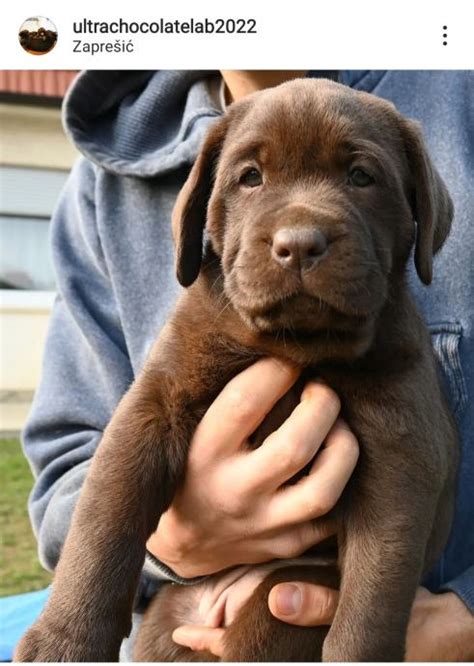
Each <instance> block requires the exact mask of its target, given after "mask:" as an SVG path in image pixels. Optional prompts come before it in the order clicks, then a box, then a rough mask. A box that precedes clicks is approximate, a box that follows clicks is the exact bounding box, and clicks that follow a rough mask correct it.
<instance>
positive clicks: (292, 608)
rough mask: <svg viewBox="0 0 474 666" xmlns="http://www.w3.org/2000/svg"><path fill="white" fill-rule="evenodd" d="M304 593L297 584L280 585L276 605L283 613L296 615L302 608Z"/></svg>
mask: <svg viewBox="0 0 474 666" xmlns="http://www.w3.org/2000/svg"><path fill="white" fill-rule="evenodd" d="M302 598H303V595H302V594H301V590H300V588H299V587H298V586H297V585H280V587H279V588H278V592H277V595H276V605H277V608H278V612H279V613H281V615H294V614H295V613H297V612H298V611H299V610H300V608H301V602H302Z"/></svg>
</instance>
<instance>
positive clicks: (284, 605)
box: [268, 582, 339, 627]
mask: <svg viewBox="0 0 474 666" xmlns="http://www.w3.org/2000/svg"><path fill="white" fill-rule="evenodd" d="M338 600H339V592H338V591H337V590H333V589H332V588H330V587H323V586H322V585H314V584H312V583H300V582H298V583H280V584H279V585H275V587H273V588H272V590H271V591H270V594H269V596H268V606H269V608H270V612H271V613H272V615H274V616H275V617H276V618H278V619H279V620H281V621H282V622H287V623H288V624H297V625H300V626H302V627H315V626H318V625H323V624H331V622H332V620H333V619H334V615H335V613H336V608H337V602H338Z"/></svg>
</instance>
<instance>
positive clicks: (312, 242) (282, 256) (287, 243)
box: [272, 227, 328, 273]
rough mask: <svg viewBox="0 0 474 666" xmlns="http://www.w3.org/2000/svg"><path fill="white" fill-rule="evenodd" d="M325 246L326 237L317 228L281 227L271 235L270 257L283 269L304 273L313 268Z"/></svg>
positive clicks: (326, 242) (326, 244)
mask: <svg viewBox="0 0 474 666" xmlns="http://www.w3.org/2000/svg"><path fill="white" fill-rule="evenodd" d="M327 247H328V241H327V238H326V236H325V235H324V234H323V232H322V231H320V230H319V229H311V228H307V227H301V228H291V229H288V228H283V229H278V231H277V232H276V233H275V235H274V236H273V242H272V258H273V260H274V261H276V262H277V263H278V264H279V265H280V266H282V267H283V268H285V269H288V270H291V271H294V272H297V273H302V272H305V273H306V272H308V271H311V270H313V269H314V268H315V266H316V265H317V264H318V262H319V260H320V259H321V257H322V256H323V255H324V254H325V253H326V250H327Z"/></svg>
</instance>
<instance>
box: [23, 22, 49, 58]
mask: <svg viewBox="0 0 474 666" xmlns="http://www.w3.org/2000/svg"><path fill="white" fill-rule="evenodd" d="M18 39H19V41H20V44H21V46H22V47H23V48H24V49H25V51H26V52H27V53H31V54H32V55H45V54H46V53H49V52H50V51H51V50H52V49H54V47H55V46H56V42H57V41H58V31H57V29H56V26H55V25H54V23H53V22H52V21H51V20H50V19H49V18H46V17H45V16H32V17H31V18H27V19H26V21H23V23H22V24H21V27H20V31H19V33H18Z"/></svg>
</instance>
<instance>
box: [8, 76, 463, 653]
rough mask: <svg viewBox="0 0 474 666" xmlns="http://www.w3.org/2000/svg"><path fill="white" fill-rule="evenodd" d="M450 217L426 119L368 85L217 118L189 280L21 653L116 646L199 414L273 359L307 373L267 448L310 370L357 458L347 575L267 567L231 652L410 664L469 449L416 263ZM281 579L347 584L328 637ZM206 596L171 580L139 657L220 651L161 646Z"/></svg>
mask: <svg viewBox="0 0 474 666" xmlns="http://www.w3.org/2000/svg"><path fill="white" fill-rule="evenodd" d="M452 217H453V207H452V203H451V200H450V197H449V194H448V192H447V190H446V187H445V186H444V184H443V182H442V180H441V178H440V176H439V175H438V173H437V172H436V170H435V168H434V166H433V164H432V163H431V161H430V159H429V157H428V155H427V152H426V149H425V146H424V143H423V140H422V137H421V133H420V130H419V128H418V127H417V125H416V124H415V123H413V122H411V121H409V120H406V119H405V118H403V117H402V116H401V115H400V114H399V113H398V112H397V111H396V109H395V108H394V107H393V105H392V104H390V103H388V102H386V101H383V100H381V99H377V98H376V97H373V96H371V95H369V94H366V93H362V92H355V91H352V90H350V89H348V88H346V87H344V86H341V85H339V84H335V83H331V82H328V81H311V80H298V81H293V82H290V83H285V84H283V85H281V86H279V87H277V88H274V89H271V90H267V91H262V92H258V93H256V94H254V95H251V96H249V97H247V98H245V99H243V100H242V101H240V102H238V103H236V104H233V105H232V106H231V107H230V109H229V111H228V113H227V114H226V115H225V116H224V117H222V118H221V119H219V120H218V121H216V123H215V124H214V125H213V127H212V128H211V130H210V132H209V134H208V135H207V138H206V140H205V142H204V145H203V148H202V150H201V152H200V154H199V156H198V158H197V160H196V163H195V164H194V167H193V168H192V170H191V173H190V175H189V178H188V180H187V182H186V184H185V186H184V188H183V189H182V191H181V193H180V195H179V198H178V201H177V204H176V207H175V210H174V213H173V226H174V233H175V240H176V249H177V272H178V278H179V281H180V282H181V284H182V285H184V286H185V287H188V289H187V290H186V291H185V292H184V293H183V295H182V297H181V299H180V301H179V302H178V305H177V307H176V310H175V312H174V314H173V316H172V318H171V320H170V322H169V324H168V325H167V326H166V328H165V329H164V330H163V331H162V333H161V335H160V336H159V338H158V340H157V341H156V343H155V345H154V346H153V349H152V351H151V353H150V356H149V358H148V360H147V362H146V364H145V366H144V368H143V370H142V372H141V373H140V375H139V376H138V377H137V379H136V381H135V382H134V384H133V385H132V386H131V388H130V390H129V391H128V393H127V394H126V395H125V396H124V398H123V400H122V401H121V403H120V405H119V407H118V408H117V410H116V412H115V414H114V416H113V418H112V420H111V422H110V424H109V425H108V427H107V429H106V431H105V433H104V436H103V439H102V441H101V443H100V446H99V448H98V450H97V453H96V454H95V456H94V459H93V462H92V465H91V468H90V471H89V474H88V477H87V480H86V482H85V485H84V489H83V492H82V494H81V497H80V499H79V502H78V505H77V508H76V510H75V513H74V517H73V521H72V525H71V528H70V531H69V535H68V537H67V540H66V543H65V546H64V549H63V552H62V555H61V559H60V562H59V564H58V568H57V571H56V575H55V579H54V584H53V590H52V594H51V597H50V599H49V601H48V604H47V606H46V608H45V610H44V612H43V614H42V615H41V617H40V618H39V620H38V621H37V622H36V624H35V625H34V626H33V628H32V629H30V630H29V631H28V633H27V634H26V636H25V637H24V638H23V639H22V641H21V643H20V645H19V647H18V650H17V653H16V659H18V660H39V661H50V660H52V661H61V660H67V661H81V660H86V661H96V660H106V661H109V660H114V659H117V657H118V653H119V647H120V643H121V641H122V639H123V638H124V636H127V635H128V633H129V631H130V626H131V612H132V605H133V600H134V594H135V590H136V587H137V582H138V578H139V575H140V570H141V567H142V564H143V560H144V555H145V543H146V541H147V538H148V537H149V535H150V534H151V533H152V532H153V531H154V530H155V528H156V525H157V523H158V520H159V518H160V515H161V514H162V513H163V512H164V511H166V509H167V508H168V507H169V505H170V503H171V501H172V499H173V495H174V493H175V490H176V488H177V486H178V484H179V483H180V482H181V481H182V479H183V475H184V471H185V467H186V456H187V452H188V447H189V442H190V441H191V438H192V435H193V432H194V430H195V428H196V425H197V423H198V422H199V421H200V419H201V418H202V416H203V414H204V413H205V411H206V409H207V408H208V407H209V405H210V404H211V402H212V401H213V400H214V399H215V397H216V396H217V394H218V393H219V392H220V391H221V390H222V388H223V387H224V385H225V384H226V383H227V382H228V381H229V380H230V379H231V378H232V377H233V376H235V375H236V374H237V373H238V372H240V371H241V370H243V369H244V368H246V367H248V366H249V365H250V364H252V363H254V362H255V361H256V360H257V359H259V358H261V357H262V356H265V355H273V356H276V357H280V358H282V359H285V360H286V361H289V362H292V363H293V364H296V365H297V366H299V367H301V368H302V369H304V371H303V374H302V378H301V382H299V383H297V385H295V387H294V388H293V390H292V391H290V393H289V394H287V396H286V397H285V398H284V399H283V400H282V401H280V402H279V403H277V405H276V406H275V408H274V409H273V411H272V412H270V414H269V415H268V417H267V418H266V420H265V422H264V423H263V424H262V426H261V428H259V430H258V431H257V432H256V433H255V435H254V437H253V441H254V443H255V445H258V444H259V442H261V441H262V440H263V438H264V437H265V436H266V435H267V434H268V432H271V431H273V430H275V429H276V428H277V427H278V426H279V425H280V424H281V423H282V422H283V420H284V419H286V418H287V417H288V416H289V414H290V413H291V411H292V410H293V409H294V407H295V405H296V404H297V403H298V402H299V399H300V395H301V387H302V382H304V381H305V378H307V377H308V376H313V377H314V376H318V377H319V378H320V379H321V381H322V382H324V383H326V384H327V385H329V386H330V387H331V388H332V389H333V390H334V391H336V393H337V394H338V396H339V397H340V400H341V404H342V415H343V417H344V418H345V419H346V420H347V422H348V423H349V425H350V427H351V429H352V430H353V431H354V433H355V434H356V436H357V438H358V440H359V443H360V447H361V454H360V459H359V463H358V466H357V468H356V471H355V473H354V475H353V478H352V479H351V482H350V483H349V485H348V487H347V488H346V490H345V492H344V494H343V496H342V498H341V501H340V502H339V505H338V507H337V512H336V519H337V524H338V535H337V537H338V553H339V556H338V557H339V559H338V562H339V566H338V568H337V569H336V567H334V566H320V565H311V566H306V567H291V566H288V567H283V568H281V569H278V570H277V571H276V572H274V573H272V574H271V575H269V576H268V577H267V578H266V579H265V580H264V581H263V582H262V584H261V585H260V587H259V588H258V589H257V590H256V592H255V593H254V595H253V597H252V598H251V599H250V600H249V601H248V602H247V604H246V605H245V607H244V608H243V609H242V611H241V612H240V614H239V615H238V617H237V619H236V620H235V622H234V623H233V625H232V626H231V627H230V628H229V630H228V632H227V639H226V649H225V654H224V658H225V660H243V661H245V660H270V661H277V660H281V659H283V660H287V659H288V660H320V659H321V658H322V659H323V660H325V661H351V660H355V661H365V660H368V661H379V660H380V661H384V660H396V661H399V660H403V658H404V648H405V633H406V628H407V622H408V617H409V614H410V608H411V605H412V602H413V599H414V595H415V590H416V588H417V585H418V584H419V582H420V580H421V579H422V576H423V574H424V573H425V572H426V571H427V570H428V569H429V568H430V567H431V566H432V565H433V563H434V562H435V560H436V559H437V557H438V556H439V554H440V552H441V549H442V548H443V545H444V543H445V542H446V539H447V535H448V531H449V527H450V521H451V514H452V506H453V487H454V477H455V469H456V461H457V455H458V454H457V437H456V430H455V425H454V423H453V420H452V418H451V416H450V413H449V410H448V408H447V405H446V402H445V399H444V397H443V395H442V391H441V388H440V383H439V381H438V375H437V367H436V363H435V359H434V357H433V353H432V349H431V344H430V336H429V333H428V331H427V329H426V327H425V325H424V324H423V322H422V320H421V317H420V315H419V314H418V312H417V310H416V308H415V306H414V304H413V301H412V299H411V297H410V294H409V293H408V289H407V287H406V284H405V275H404V274H405V268H406V263H407V261H408V258H409V256H410V251H411V249H412V247H413V245H415V254H414V259H415V265H416V269H417V271H418V275H419V277H420V278H421V280H422V281H423V282H424V283H425V284H429V282H430V281H431V276H432V259H433V255H434V253H435V252H437V251H438V250H439V249H440V247H441V246H442V244H443V242H444V241H445V239H446V236H447V234H448V232H449V228H450V224H451V220H452ZM289 447H291V443H290V442H289ZM294 455H295V456H297V455H298V452H297V451H295V452H294ZM339 578H340V580H339ZM291 579H300V580H301V579H304V580H312V581H315V582H320V583H323V584H328V585H331V586H333V587H336V586H339V584H340V602H339V607H338V610H337V613H336V617H335V619H334V622H333V624H332V626H331V628H330V629H329V630H328V628H322V627H319V628H314V629H313V628H297V627H292V626H286V625H284V624H283V623H280V622H278V621H277V620H275V619H274V618H272V617H271V616H270V613H269V611H268V608H267V601H266V596H267V593H268V590H269V589H270V587H271V585H273V584H274V583H275V582H276V581H280V580H291ZM196 594H197V593H196V589H195V588H194V590H191V591H190V589H189V588H180V587H179V586H175V585H173V586H169V587H168V588H167V589H166V590H165V591H164V592H162V593H160V594H159V595H158V597H157V599H156V601H155V602H154V603H153V604H152V607H151V608H150V609H149V611H148V617H147V619H146V621H145V623H144V628H143V629H142V634H141V636H140V637H139V639H138V644H137V652H136V657H137V658H140V659H157V660H159V659H168V660H173V659H174V660H178V659H184V660H185V659H190V660H191V659H194V660H199V659H201V660H210V659H212V656H211V655H209V654H193V653H191V652H190V651H188V650H186V649H184V648H180V647H178V646H174V645H173V643H172V641H171V639H170V634H171V631H172V629H173V628H174V627H175V626H177V625H178V624H180V623H182V622H183V621H186V618H189V617H192V614H193V607H192V605H193V598H194V599H195V597H193V595H196ZM157 619H158V620H160V621H159V622H157V623H156V624H155V621H156V620H157ZM326 634H327V635H326Z"/></svg>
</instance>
